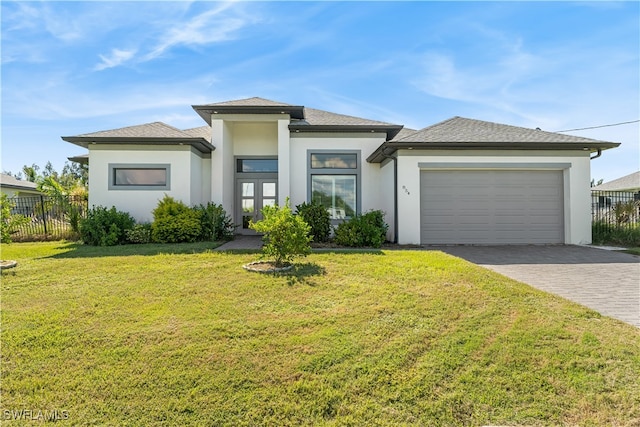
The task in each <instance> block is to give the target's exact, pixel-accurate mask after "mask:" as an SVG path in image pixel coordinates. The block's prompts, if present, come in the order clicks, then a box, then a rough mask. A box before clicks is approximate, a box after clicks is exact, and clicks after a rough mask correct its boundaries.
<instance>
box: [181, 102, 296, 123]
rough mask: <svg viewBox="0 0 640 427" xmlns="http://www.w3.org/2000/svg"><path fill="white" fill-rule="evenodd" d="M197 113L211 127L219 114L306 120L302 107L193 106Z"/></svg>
mask: <svg viewBox="0 0 640 427" xmlns="http://www.w3.org/2000/svg"><path fill="white" fill-rule="evenodd" d="M191 107H192V108H193V109H194V110H195V111H196V113H198V114H199V115H200V117H202V118H203V119H204V121H205V122H207V124H208V125H209V126H211V117H212V116H215V115H218V114H288V115H289V116H290V117H291V118H292V119H304V107H303V106H301V105H192V106H191Z"/></svg>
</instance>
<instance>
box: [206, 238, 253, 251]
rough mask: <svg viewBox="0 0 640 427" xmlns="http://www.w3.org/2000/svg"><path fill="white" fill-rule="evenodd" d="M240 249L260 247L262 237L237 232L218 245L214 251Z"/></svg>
mask: <svg viewBox="0 0 640 427" xmlns="http://www.w3.org/2000/svg"><path fill="white" fill-rule="evenodd" d="M242 249H250V250H252V249H255V250H258V251H259V250H260V249H262V237H261V236H243V235H241V234H237V235H236V236H235V238H234V239H233V240H231V241H229V242H227V243H225V244H224V245H221V246H218V247H217V248H215V249H214V251H230V250H242Z"/></svg>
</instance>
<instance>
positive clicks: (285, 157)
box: [278, 117, 291, 206]
mask: <svg viewBox="0 0 640 427" xmlns="http://www.w3.org/2000/svg"><path fill="white" fill-rule="evenodd" d="M289 122H290V119H289V117H287V119H281V120H278V205H280V206H284V204H285V200H286V198H287V197H289V196H290V195H291V194H290V193H291V161H290V157H291V138H290V137H289Z"/></svg>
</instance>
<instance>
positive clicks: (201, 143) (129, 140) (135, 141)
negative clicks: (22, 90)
mask: <svg viewBox="0 0 640 427" xmlns="http://www.w3.org/2000/svg"><path fill="white" fill-rule="evenodd" d="M62 140H63V141H67V142H70V143H72V144H75V145H79V146H80V147H84V148H89V146H90V145H94V144H115V145H155V146H158V145H190V146H192V147H193V148H195V149H196V150H198V151H200V152H201V153H211V152H212V151H213V150H215V149H216V148H215V147H214V146H213V145H211V144H210V143H209V141H207V140H206V139H203V138H160V137H156V138H152V137H144V138H142V137H106V138H101V137H89V136H63V137H62Z"/></svg>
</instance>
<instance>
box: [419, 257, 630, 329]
mask: <svg viewBox="0 0 640 427" xmlns="http://www.w3.org/2000/svg"><path fill="white" fill-rule="evenodd" d="M429 248H430V249H438V250H441V251H443V252H446V253H448V254H451V255H454V256H457V257H460V258H464V259H466V260H468V261H471V262H473V263H474V264H479V265H482V266H483V267H486V268H489V269H491V270H494V271H496V272H498V273H500V274H503V275H505V276H507V277H510V278H512V279H515V280H518V281H520V282H524V283H527V284H529V285H531V286H533V287H536V288H538V289H541V290H543V291H547V292H551V293H554V294H556V295H560V296H561V297H564V298H567V299H569V300H571V301H575V302H577V303H579V304H582V305H585V306H587V307H589V308H592V309H594V310H596V311H598V312H599V313H601V314H603V315H605V316H611V317H613V318H616V319H619V320H622V321H624V322H627V323H630V324H632V325H634V326H637V327H640V257H638V256H635V255H629V254H625V253H620V252H613V251H607V250H603V249H597V248H590V247H584V246H442V247H429Z"/></svg>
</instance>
